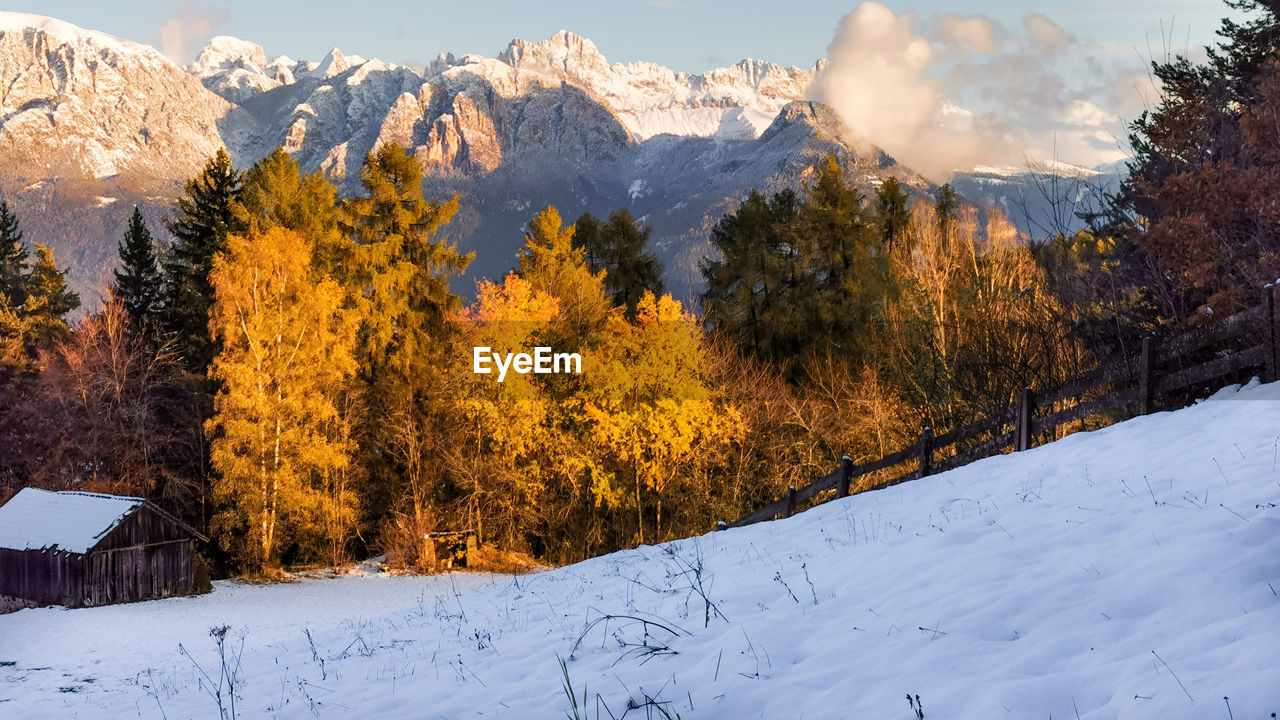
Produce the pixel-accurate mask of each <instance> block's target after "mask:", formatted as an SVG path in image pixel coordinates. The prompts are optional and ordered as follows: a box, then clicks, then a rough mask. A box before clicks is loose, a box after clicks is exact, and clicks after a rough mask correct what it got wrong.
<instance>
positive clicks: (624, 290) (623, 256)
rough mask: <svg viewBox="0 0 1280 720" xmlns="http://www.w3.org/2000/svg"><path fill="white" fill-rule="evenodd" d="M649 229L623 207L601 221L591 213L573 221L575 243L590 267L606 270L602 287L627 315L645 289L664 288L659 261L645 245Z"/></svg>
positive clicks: (633, 313) (632, 313) (631, 315)
mask: <svg viewBox="0 0 1280 720" xmlns="http://www.w3.org/2000/svg"><path fill="white" fill-rule="evenodd" d="M651 231H652V229H651V228H650V227H649V226H647V225H641V224H640V223H639V222H637V221H636V220H635V218H633V217H632V216H631V213H630V212H629V211H628V210H626V209H625V208H624V209H620V210H615V211H614V212H613V213H612V214H611V215H610V216H609V220H608V222H606V223H603V224H602V223H601V222H600V221H599V220H597V219H596V218H595V217H593V216H592V215H591V214H590V213H584V214H583V215H582V217H580V218H578V221H577V222H576V223H574V245H576V246H578V247H581V248H582V249H583V251H584V253H585V259H586V261H587V263H588V264H589V265H590V267H591V268H592V269H593V270H604V271H605V279H604V283H605V289H606V290H607V291H608V293H609V296H610V297H611V298H613V301H614V303H616V304H618V305H621V306H623V307H625V308H626V311H627V316H628V317H634V316H635V311H636V304H637V303H639V302H640V298H641V297H643V296H644V294H645V292H651V293H653V294H655V295H661V294H662V292H663V289H664V287H663V282H662V263H660V262H659V261H658V259H657V257H655V256H654V255H653V253H651V252H649V251H648V249H647V248H648V244H649V234H650V232H651Z"/></svg>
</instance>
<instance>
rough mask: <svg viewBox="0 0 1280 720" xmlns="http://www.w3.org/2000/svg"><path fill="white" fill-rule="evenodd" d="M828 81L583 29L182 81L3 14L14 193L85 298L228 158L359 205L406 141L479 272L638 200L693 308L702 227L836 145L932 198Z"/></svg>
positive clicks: (202, 59)
mask: <svg viewBox="0 0 1280 720" xmlns="http://www.w3.org/2000/svg"><path fill="white" fill-rule="evenodd" d="M821 68H822V64H821V63H818V64H816V65H815V66H814V67H813V68H811V69H809V70H802V69H798V68H783V67H780V66H777V65H773V64H770V63H765V62H759V61H755V60H744V61H742V62H740V63H738V64H737V65H733V66H730V67H726V68H719V69H716V70H711V71H709V72H706V73H702V74H698V75H692V74H688V73H680V72H675V71H673V70H671V69H669V68H666V67H663V66H660V65H656V64H653V63H643V62H638V63H630V64H612V65H610V64H609V63H608V61H607V60H606V59H605V57H604V56H603V55H602V54H601V53H600V51H599V49H598V48H596V46H595V45H594V44H593V43H592V42H591V41H590V40H587V39H586V38H582V37H579V36H577V35H574V34H572V33H569V32H566V31H561V32H559V33H557V34H556V35H554V36H552V37H551V38H549V39H547V40H545V41H541V42H527V41H523V40H514V41H512V42H511V43H510V44H509V45H508V46H507V47H506V48H505V49H504V50H502V51H501V52H500V53H498V55H497V56H496V57H492V58H490V57H483V56H480V55H473V54H466V55H462V56H461V57H455V56H453V55H441V56H440V57H438V58H436V59H435V60H433V61H432V62H431V63H430V64H429V65H427V66H425V67H423V68H411V67H405V66H399V65H394V64H389V63H384V62H382V61H379V60H377V59H365V58H361V57H357V56H347V55H344V54H343V53H342V52H341V51H340V50H338V49H336V48H335V49H334V50H332V51H330V52H329V53H328V54H327V55H326V56H325V57H324V58H322V59H321V60H319V61H303V60H294V59H292V58H288V57H283V56H280V57H275V58H271V57H269V56H268V55H267V53H266V51H265V50H264V49H263V48H262V47H261V46H259V45H256V44H254V43H252V42H248V41H245V40H240V39H237V38H230V37H215V38H213V39H212V40H211V41H210V42H209V44H208V45H207V46H206V47H205V48H204V49H203V51H202V52H201V53H200V54H199V56H198V57H197V59H196V61H195V62H194V63H192V64H191V65H190V66H189V67H187V68H180V67H178V66H177V65H175V64H173V63H172V62H170V61H169V60H167V59H166V58H164V57H163V56H162V55H160V54H159V53H158V52H156V51H155V50H154V49H152V48H150V47H147V46H145V45H139V44H136V43H130V42H127V41H123V40H117V39H115V38H111V37H109V36H107V35H103V34H101V33H96V32H93V31H89V30H83V29H80V28H77V27H75V26H72V25H70V24H68V23H64V22H61V21H57V20H52V19H49V18H43V17H39V16H32V15H21V14H16V13H0V70H3V71H4V76H5V77H6V78H8V77H10V76H12V77H14V78H15V82H13V83H11V84H10V85H9V86H8V89H7V92H6V93H5V94H4V95H3V97H2V98H0V108H2V109H3V118H4V119H3V121H2V122H0V150H3V161H0V191H3V192H5V193H7V194H8V195H10V196H12V197H13V198H14V199H15V201H16V203H17V205H18V209H19V212H20V215H21V217H22V218H23V221H24V223H26V226H27V229H28V239H29V240H31V241H38V242H48V243H50V244H51V245H53V246H54V248H55V250H56V251H58V254H59V256H60V257H61V258H63V261H64V262H67V261H68V260H70V261H72V275H71V277H72V280H73V286H75V287H76V289H78V290H80V291H81V292H82V293H86V294H87V295H88V296H89V297H93V295H94V293H95V291H96V290H97V289H99V288H100V287H101V285H102V284H103V282H104V281H105V279H106V278H107V277H108V270H109V267H110V265H111V263H112V261H113V260H114V257H113V256H114V250H115V244H116V240H117V236H118V234H119V231H120V230H121V224H122V223H123V221H124V219H125V217H126V216H127V211H128V210H130V209H131V206H132V204H133V203H135V202H138V201H139V200H143V201H144V202H145V203H146V204H148V205H149V206H152V210H151V214H152V217H153V219H155V220H158V219H159V217H160V215H162V214H163V212H164V209H165V207H166V206H167V205H168V204H169V203H170V202H171V201H172V198H173V197H174V196H175V195H176V193H177V192H179V191H180V188H181V182H182V181H183V180H185V179H187V178H189V177H190V176H191V175H192V174H193V173H194V172H195V171H197V170H198V169H199V167H200V166H201V165H202V164H203V162H204V160H205V159H206V158H207V157H208V156H209V155H210V154H212V153H213V151H214V150H215V149H216V148H217V147H218V146H220V145H225V146H226V147H227V148H228V149H229V150H230V152H231V154H232V157H233V159H234V160H235V162H236V163H237V165H238V166H240V167H245V166H247V165H249V164H251V163H253V162H254V161H256V160H258V159H259V158H261V157H263V156H265V155H266V154H267V153H269V152H270V151H271V150H273V149H275V148H276V147H284V148H285V149H286V150H287V151H288V152H290V153H291V154H292V155H293V156H294V157H295V158H296V159H297V160H298V161H299V163H300V164H301V165H302V167H303V169H304V170H306V171H308V172H310V171H316V170H319V171H321V172H323V173H325V174H326V175H327V176H328V177H330V178H331V179H333V180H334V181H335V182H336V183H337V184H338V186H339V188H340V189H341V190H342V192H344V193H349V194H350V193H356V192H358V191H359V180H358V176H359V168H360V165H361V164H362V162H363V159H364V157H365V155H366V154H367V153H368V152H370V151H371V150H373V149H374V148H375V147H377V146H378V145H380V144H383V143H389V142H394V143H397V144H400V145H403V146H406V147H408V148H410V149H411V151H412V152H413V154H414V155H415V156H416V157H417V158H418V160H419V162H420V163H421V164H422V166H423V168H424V171H425V175H426V178H427V189H428V191H429V192H431V193H434V194H437V195H448V194H453V193H461V194H462V196H463V211H462V213H461V216H460V217H459V218H458V220H457V221H456V222H455V223H454V225H453V226H452V227H451V230H450V231H451V232H453V233H454V236H455V237H454V239H455V240H457V241H458V242H459V244H460V245H461V247H462V248H464V249H466V250H472V249H475V250H479V251H480V252H479V253H478V257H479V260H478V262H477V264H476V265H475V266H473V269H472V272H471V273H470V275H471V278H475V277H478V276H482V275H488V276H493V275H496V274H499V273H501V272H503V271H505V270H506V269H507V268H508V267H510V265H511V264H512V263H513V261H514V254H513V253H514V250H515V248H516V247H517V246H518V244H519V243H520V241H521V228H522V226H523V225H524V224H525V223H526V222H527V221H528V219H529V217H530V216H531V215H532V214H533V213H535V212H536V211H537V210H538V209H540V208H541V207H542V206H543V205H546V204H556V205H557V206H558V207H560V209H561V211H562V214H564V215H565V216H567V217H568V218H570V219H572V218H575V217H577V215H578V214H579V213H581V212H583V211H590V212H593V213H596V214H607V213H608V212H610V211H612V210H614V209H617V208H619V207H628V208H630V209H631V211H632V213H633V214H634V215H636V216H638V217H643V218H645V219H646V221H647V222H649V223H650V224H651V225H652V226H653V228H654V234H653V237H654V238H655V239H656V240H657V242H658V245H659V248H660V251H661V253H662V254H663V256H664V259H665V260H666V261H667V264H668V278H669V284H670V285H671V287H672V288H673V289H674V290H675V291H676V292H677V293H679V294H682V295H684V296H686V297H687V296H689V295H690V294H691V291H692V290H693V288H694V287H695V286H696V285H697V284H698V282H699V278H698V277H697V272H696V267H697V263H698V261H699V260H700V259H701V257H702V255H703V253H705V251H706V246H705V227H706V225H707V224H708V223H709V222H711V221H713V220H714V218H715V217H718V215H719V214H721V213H722V212H724V211H725V210H726V209H728V208H730V207H731V206H732V205H733V203H734V202H736V200H737V199H738V198H739V197H741V195H742V194H743V193H744V192H745V191H746V190H748V189H750V188H753V187H758V188H767V189H778V188H780V187H783V186H794V185H795V184H797V183H798V182H799V181H800V179H801V174H802V173H804V172H805V170H806V169H807V168H808V166H809V165H811V164H812V162H813V161H814V160H815V159H817V157H819V156H820V155H821V154H823V153H827V152H834V153H836V154H837V155H839V156H840V157H841V158H842V159H843V160H844V161H845V162H846V163H847V165H848V166H849V167H850V168H852V169H853V171H854V172H855V173H856V175H857V176H858V177H859V178H860V179H861V180H862V181H863V182H864V183H865V184H866V185H867V186H868V187H870V186H871V185H872V184H874V183H875V182H878V181H879V180H880V179H881V178H882V177H884V176H886V175H889V174H893V175H896V176H898V177H900V178H901V179H903V180H904V181H906V183H907V184H908V185H909V186H912V187H915V188H917V189H920V190H922V189H924V188H926V187H927V186H928V183H927V182H926V181H925V180H924V179H922V178H920V177H919V176H917V175H915V174H914V173H912V172H911V171H910V170H908V169H906V168H903V167H900V166H898V165H897V164H896V163H894V162H893V160H892V158H889V157H888V156H886V155H885V154H884V153H883V152H882V151H880V150H879V149H878V148H876V147H874V146H873V145H871V144H870V143H868V142H866V141H864V140H861V139H858V138H850V137H847V135H846V134H845V133H844V132H843V131H842V130H841V128H840V124H839V122H838V121H837V120H836V118H835V116H834V114H833V113H831V111H830V110H829V109H827V108H825V107H823V106H820V105H817V104H815V103H810V102H807V101H805V100H804V97H805V93H806V90H807V88H808V86H809V84H810V83H811V81H812V79H813V77H814V74H815V73H816V72H820V71H821ZM69 218H74V221H72V220H69ZM470 284H471V280H470V279H469V280H466V281H464V282H463V283H461V284H460V287H459V289H460V290H463V291H467V290H469V289H470Z"/></svg>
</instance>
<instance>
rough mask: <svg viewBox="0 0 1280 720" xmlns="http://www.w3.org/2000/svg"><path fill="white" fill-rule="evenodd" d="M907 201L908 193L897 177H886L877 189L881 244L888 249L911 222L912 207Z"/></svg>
mask: <svg viewBox="0 0 1280 720" xmlns="http://www.w3.org/2000/svg"><path fill="white" fill-rule="evenodd" d="M907 202H908V201H907V193H906V191H904V190H903V189H902V184H901V183H899V182H898V179H897V178H893V177H891V178H888V179H886V180H885V181H884V183H882V184H881V185H880V187H879V188H877V189H876V209H875V219H876V225H877V226H878V227H879V231H880V244H881V245H883V246H884V247H885V248H886V249H888V250H892V249H893V246H894V244H895V243H897V242H899V241H900V240H901V239H902V234H903V231H905V230H906V229H907V225H908V224H910V222H911V208H910V207H908V205H907Z"/></svg>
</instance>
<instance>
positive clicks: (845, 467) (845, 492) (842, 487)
mask: <svg viewBox="0 0 1280 720" xmlns="http://www.w3.org/2000/svg"><path fill="white" fill-rule="evenodd" d="M852 479H853V458H851V457H849V456H848V455H845V456H844V457H842V458H840V484H838V485H836V498H842V497H848V496H849V481H850V480H852Z"/></svg>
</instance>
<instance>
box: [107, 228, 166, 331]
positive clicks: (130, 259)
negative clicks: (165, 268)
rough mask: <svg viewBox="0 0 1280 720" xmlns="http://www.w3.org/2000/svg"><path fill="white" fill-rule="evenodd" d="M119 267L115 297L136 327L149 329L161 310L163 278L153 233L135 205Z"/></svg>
mask: <svg viewBox="0 0 1280 720" xmlns="http://www.w3.org/2000/svg"><path fill="white" fill-rule="evenodd" d="M119 254H120V267H119V268H118V269H117V270H115V271H113V274H114V275H115V279H116V283H115V284H116V294H117V295H119V297H120V300H121V302H123V303H124V308H125V311H126V312H128V313H129V317H130V319H132V320H133V322H134V323H135V324H137V325H142V326H149V325H151V324H152V322H153V320H154V319H155V317H156V313H157V312H158V311H159V308H160V302H161V292H162V291H163V289H164V278H163V277H162V276H161V275H160V268H159V266H158V264H157V262H156V252H155V243H154V241H153V240H152V238H151V231H150V230H148V229H147V224H146V222H145V221H144V220H143V219H142V212H141V210H140V209H139V208H138V206H136V205H135V206H134V208H133V215H132V216H130V218H129V226H128V228H127V229H126V230H125V233H124V238H123V239H121V241H120V245H119Z"/></svg>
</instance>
